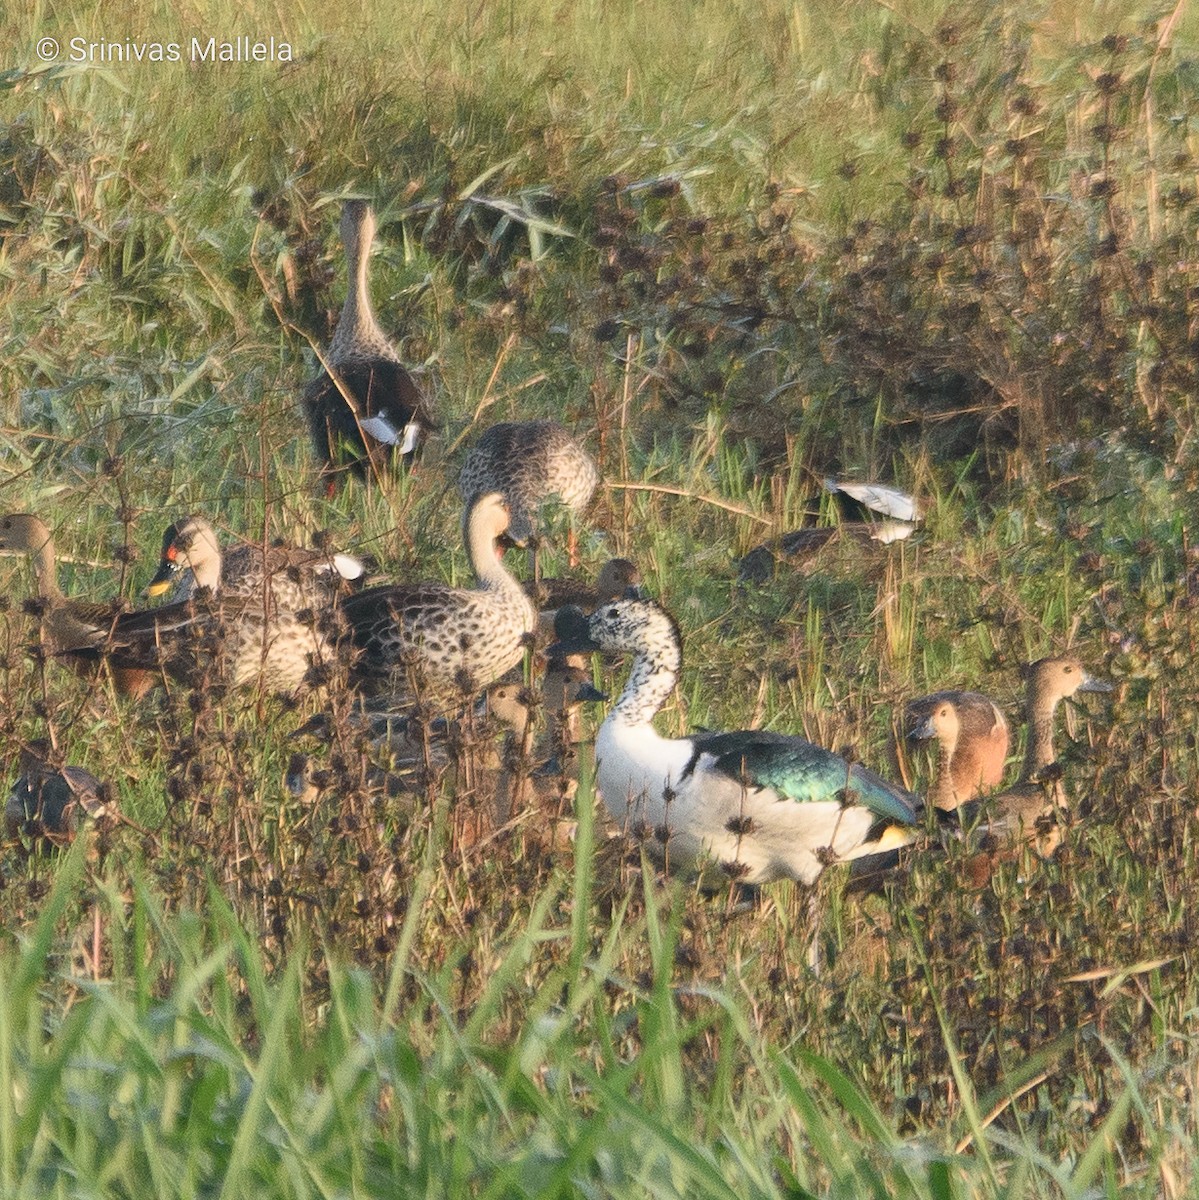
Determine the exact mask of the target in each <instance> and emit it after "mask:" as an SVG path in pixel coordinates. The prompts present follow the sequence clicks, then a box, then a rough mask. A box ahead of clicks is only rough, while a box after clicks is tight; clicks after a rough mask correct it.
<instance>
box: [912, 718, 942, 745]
mask: <svg viewBox="0 0 1199 1200" xmlns="http://www.w3.org/2000/svg"><path fill="white" fill-rule="evenodd" d="M936 736H937V731H936V730H935V729H934V728H933V719H932V717H925V718H924V720H923V721H921V722H920V724H919V725H916V726H915V727H913V728H912V729H911V730H909V731H908V741H909V742H927V741H928V740H929V739H930V738H934V737H936Z"/></svg>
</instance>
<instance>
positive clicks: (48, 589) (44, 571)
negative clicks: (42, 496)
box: [28, 521, 62, 600]
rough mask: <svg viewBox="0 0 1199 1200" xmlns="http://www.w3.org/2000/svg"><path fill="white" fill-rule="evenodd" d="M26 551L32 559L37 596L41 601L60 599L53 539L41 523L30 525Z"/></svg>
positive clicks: (36, 522) (60, 593) (35, 522)
mask: <svg viewBox="0 0 1199 1200" xmlns="http://www.w3.org/2000/svg"><path fill="white" fill-rule="evenodd" d="M28 549H29V553H30V555H31V556H32V558H33V574H34V577H35V578H36V579H37V594H38V595H39V596H40V597H41V598H42V599H43V600H58V599H61V597H62V591H61V590H60V589H59V586H58V566H57V564H56V562H55V558H54V538H53V537H52V536H51V534H50V530H49V529H47V528H46V526H45V525H43V524H42V523H41V521H34V522H32V523H31V527H30V529H29V547H28Z"/></svg>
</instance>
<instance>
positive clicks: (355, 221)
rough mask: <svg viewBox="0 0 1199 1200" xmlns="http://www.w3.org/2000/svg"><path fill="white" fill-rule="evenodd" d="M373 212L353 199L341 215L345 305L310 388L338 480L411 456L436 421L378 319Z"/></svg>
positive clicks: (318, 435) (323, 445) (316, 440)
mask: <svg viewBox="0 0 1199 1200" xmlns="http://www.w3.org/2000/svg"><path fill="white" fill-rule="evenodd" d="M374 238H375V214H374V213H373V212H372V211H371V207H370V205H369V204H367V203H366V202H365V201H364V200H347V201H346V203H345V206H344V208H343V209H342V214H341V240H342V243H343V244H344V246H345V251H346V271H347V276H348V278H347V290H346V300H345V304H344V305H343V307H342V310H341V316H340V318H339V319H338V322H337V328H336V330H335V331H334V334H333V342H332V344H331V345H330V347H329V353H328V354H327V355H326V358H325V362H326V363H327V364H328V367H329V370H326V369H323V368H322V370H321V373H320V375H318V376H317V378H316V379H315V380H313V382H312V383H310V384H309V385H308V388H307V390H306V391H305V392H304V412H305V415H306V416H307V418H308V428H309V431H310V432H311V434H312V442H313V446H314V447H315V449H316V455H317V458H318V459H320V460H321V463H322V473H323V474H324V475H325V476H326V477H327V478H328V479H329V481H330V486H331V487H332V486H334V485H335V481H336V473H337V472H338V471H339V470H343V469H349V470H351V471H353V472H354V474H355V475H357V476H358V477H359V478H360V479H366V478H367V477H368V475H370V474H372V473H374V474H377V473H378V472H379V471H380V470H381V469H383V468H385V467H387V466H388V465H390V464H391V463H393V462H395V461H397V460H400V459H403V458H406V457H410V456H411V455H413V454H415V453H416V452H417V451H418V450H419V449H420V447H421V445H422V443H423V442H424V440H425V438H426V436H427V435H428V434H429V433H430V432H432V431H433V429H434V428H435V427H436V423H435V422H434V420H433V416H432V412H431V411H430V408H429V405H428V402H427V400H426V399H425V396H424V395H423V393H422V392H421V389H420V387H419V386H418V385H417V383H416V380H415V379H413V377H412V375H411V374H410V373H409V372H408V371H407V370H406V369H405V367H404V365H403V363H402V362H401V361H400V356H399V354H398V353H396V350H395V347H394V346H392V344H391V342H390V341H389V340H388V338H387V335H386V334H385V333H384V332H383V330H382V329H381V328H380V326H379V322H378V321H377V320H376V319H375V313H374V309H373V308H372V307H371V297H370V283H369V273H370V254H371V245H372V243H373V242H374Z"/></svg>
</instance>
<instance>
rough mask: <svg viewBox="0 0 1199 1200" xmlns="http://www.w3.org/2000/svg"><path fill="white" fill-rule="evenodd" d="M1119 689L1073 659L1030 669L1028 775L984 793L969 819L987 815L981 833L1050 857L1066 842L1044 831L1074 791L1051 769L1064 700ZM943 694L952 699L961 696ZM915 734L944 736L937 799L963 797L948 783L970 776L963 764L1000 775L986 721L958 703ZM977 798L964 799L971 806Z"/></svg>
mask: <svg viewBox="0 0 1199 1200" xmlns="http://www.w3.org/2000/svg"><path fill="white" fill-rule="evenodd" d="M1111 687H1112V685H1111V684H1110V683H1108V682H1107V681H1106V680H1102V679H1097V678H1096V677H1095V676H1093V675H1091V674H1090V673H1089V672H1088V671H1087V670H1086V668H1085V667H1084V666H1083V665H1082V663H1081V662H1079V660H1078V659H1077V658H1073V657H1059V658H1043V659H1040V660H1039V661H1038V662H1035V663H1032V664H1031V665H1030V666H1029V667H1028V668H1026V695H1025V717H1026V719H1027V722H1028V742H1027V745H1026V747H1025V753H1024V765H1023V768H1022V769H1021V771H1020V777H1019V779H1018V780H1017V781H1016V783H1014V784H1013V785H1012V786H1011V787H1010V788H1008V789H1006V790H1004V791H1002V792H999V793H997V794H993V795H989V796H988V795H983V796H982V798H981V799H980V800H979V801H978V806H977V813H976V812H975V810H974V807H973V806H972V807H971V808H970V810H969V811H968V812H965V811H964V812H963V815H965V816H966V817H967V819H969V820H972V819H975V818H976V817H980V818H981V821H982V825H981V827H980V828H981V831H982V832H983V833H985V834H988V835H990V836H992V837H994V838H997V839H1001V840H1006V841H1009V842H1017V843H1019V842H1024V841H1033V842H1034V843H1035V845H1036V847H1037V850H1038V852H1039V853H1041V854H1042V855H1047V854H1049V853H1052V851H1053V850H1054V849H1055V848H1056V846H1057V844H1058V840H1059V838H1058V836H1057V835H1056V834H1055V833H1054V832H1052V831H1050V830H1044V829H1042V828H1041V825H1042V823H1043V822H1044V821H1045V819H1046V818H1051V817H1052V816H1053V815H1054V813H1055V811H1056V810H1058V809H1061V808H1063V807H1065V805H1066V791H1065V787H1064V785H1063V783H1062V780H1061V777H1060V774H1059V773H1054V772H1051V771H1050V770H1049V768H1051V767H1052V765H1053V764H1054V761H1055V755H1054V748H1053V732H1054V718H1055V716H1056V713H1057V710H1058V707H1059V705H1060V704H1061V702H1062V701H1063V700H1066V699H1068V698H1069V697H1071V696H1073V695H1075V694H1077V693H1079V692H1108V691H1111ZM967 694H968V695H970V694H971V693H967ZM939 695H940V696H941V697H942V698H944V697H952V696H955V695H958V693H952V692H945V693H940V694H939ZM983 699H985V697H984V698H983ZM912 736H914V737H932V738H936V739H937V741H938V743H939V746H940V750H939V754H938V767H939V770H938V778H937V779H936V780H935V781H934V784H933V790H932V793H931V794H932V795H934V796H939V797H941V800H945V801H948V800H949V799H950V798H951V797H952V796H953V795H954V794H955V788H954V786H953V784H952V783H950V784H946V783H945V779H944V777H945V775H946V774H948V775H949V776H951V777H953V778H957V777H958V776H959V774H962V773H963V769H962V768H959V767H958V766H957V763H958V760H959V759H961V761H962V762H964V763H982V762H986V763H989V764H990V767H989V771H988V773H991V771H992V770H993V766H994V761H995V759H994V749H993V748H992V749H991V750H988V749H987V747H986V746H985V745H984V739H985V730H984V722H983V721H981V720H979V719H976V718H975V717H972V716H971V715H970V714H969V712H968V711H966V709H964V708H963V707H962V706H960V705H959V704H958V703H957V702H956V701H953V700H945V699H942V701H941V703H939V704H934V705H931V706H929V708H928V710H927V712H926V713H925V714H924V716H923V717H922V718H921V719H920V720H919V722H918V723H917V725H916V726H915V727H914V728H913V730H912ZM946 768H947V770H946ZM971 770H972V768H965V769H964V773H965V774H966V775H968V774H969V773H970V772H971ZM980 790H981V789H980ZM973 798H974V797H972V796H964V797H962V799H963V800H966V801H969V800H973ZM941 800H938V807H939V808H943V809H946V808H948V809H954V810H962V802H961V801H959V803H957V804H951V803H942V802H941Z"/></svg>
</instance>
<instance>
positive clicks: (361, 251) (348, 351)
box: [329, 213, 394, 361]
mask: <svg viewBox="0 0 1199 1200" xmlns="http://www.w3.org/2000/svg"><path fill="white" fill-rule="evenodd" d="M341 236H342V241H343V242H344V243H345V248H346V300H345V303H344V304H343V305H342V308H341V316H340V317H339V318H338V321H337V329H336V331H335V332H334V334H333V344H332V345H331V346H330V348H329V357H330V358H331V359H333V360H334V361H336V360H338V359H347V358H361V357H363V356H364V355H367V354H376V355H382V356H383V357H385V358H392V357H394V352H393V351H392V349H391V346H390V343H389V342H388V341H387V338H386V336H385V335H384V333H383V330H382V329H381V328H380V327H379V322H378V321H377V320H376V319H375V310H374V309H373V308H372V307H371V293H370V259H371V243H372V242H373V240H374V222H373V220H371V218H370V217H369V215H363V216H357V217H355V216H353V215H352V214H349V213H347V215H346V216H345V217H344V218H343V220H342V226H341Z"/></svg>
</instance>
